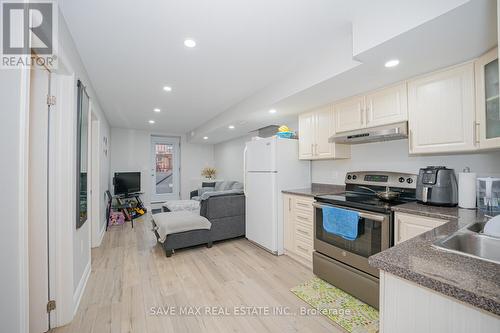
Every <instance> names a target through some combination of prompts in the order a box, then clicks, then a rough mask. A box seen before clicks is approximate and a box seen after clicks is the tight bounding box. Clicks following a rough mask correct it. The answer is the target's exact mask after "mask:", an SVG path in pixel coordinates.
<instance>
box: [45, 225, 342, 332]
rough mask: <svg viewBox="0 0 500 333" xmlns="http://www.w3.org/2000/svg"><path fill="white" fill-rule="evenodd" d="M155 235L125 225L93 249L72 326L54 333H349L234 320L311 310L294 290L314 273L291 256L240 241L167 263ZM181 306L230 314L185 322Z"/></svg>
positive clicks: (185, 253)
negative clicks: (249, 310) (249, 311)
mask: <svg viewBox="0 0 500 333" xmlns="http://www.w3.org/2000/svg"><path fill="white" fill-rule="evenodd" d="M150 229H151V228H150V222H149V219H147V218H144V220H143V221H142V222H140V221H138V222H137V223H136V224H135V228H134V229H132V228H131V227H130V224H126V225H124V226H116V227H112V228H110V229H109V230H108V232H107V233H106V235H105V236H104V240H103V243H102V245H101V246H100V247H99V248H97V249H94V250H92V273H91V275H90V278H89V281H88V284H87V288H86V290H85V292H84V295H83V297H82V301H81V303H80V307H79V309H78V312H77V314H76V316H75V318H74V320H73V321H72V322H71V324H69V325H67V326H64V327H60V328H57V329H55V330H53V331H52V332H55V333H67V332H78V333H86V332H94V333H104V332H138V333H156V332H162V333H163V332H176V333H177V332H315V333H317V332H344V331H343V330H342V329H341V328H340V327H339V326H337V325H335V324H334V323H333V322H332V321H330V320H329V319H327V318H325V317H323V316H321V315H300V314H299V315H272V314H271V315H267V316H266V315H263V316H255V315H249V316H242V315H234V312H235V311H237V310H236V309H238V310H243V309H244V308H242V306H250V307H253V306H256V307H264V308H259V309H266V308H267V309H270V311H274V309H282V307H288V308H289V310H290V312H297V313H300V308H301V307H303V308H305V309H307V308H309V307H308V306H307V304H305V303H304V302H303V301H301V300H300V299H298V298H297V297H296V296H295V295H293V294H292V293H291V292H290V288H291V287H293V286H295V285H298V284H300V283H302V282H304V281H306V280H308V279H310V278H312V277H313V274H312V272H311V270H310V269H308V268H306V267H304V266H302V265H301V264H299V263H297V262H295V261H294V260H292V259H290V258H289V257H286V256H279V257H277V256H274V255H271V254H269V253H267V252H266V251H264V250H262V249H260V248H259V247H257V246H255V245H253V244H252V243H250V242H249V241H248V240H246V239H243V238H240V239H236V240H230V241H223V242H218V243H215V244H214V246H213V247H212V248H210V249H208V248H206V247H203V246H202V247H196V248H191V249H185V250H179V251H177V252H176V253H175V254H174V255H173V256H172V257H171V258H167V257H165V253H164V252H163V250H162V249H161V248H160V246H159V245H157V243H156V239H155V238H154V235H153V233H152V232H151V230H150ZM169 306H172V307H174V308H175V309H177V313H176V314H175V315H152V314H151V313H152V311H151V308H152V307H154V312H156V313H157V314H158V312H159V310H160V309H161V310H166V309H167V307H169ZM180 306H201V307H202V311H203V312H205V311H206V309H207V308H205V307H206V306H214V307H216V308H215V309H213V310H212V312H219V311H229V313H231V314H232V315H229V316H226V315H217V316H216V315H201V316H200V315H191V316H187V315H180V314H179V312H178V311H180V308H179V307H180ZM161 307H163V308H161ZM252 309H253V308H252ZM254 311H255V310H254ZM259 311H265V310H259Z"/></svg>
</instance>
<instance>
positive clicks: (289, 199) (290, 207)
mask: <svg viewBox="0 0 500 333" xmlns="http://www.w3.org/2000/svg"><path fill="white" fill-rule="evenodd" d="M288 211H289V212H291V211H292V198H288Z"/></svg>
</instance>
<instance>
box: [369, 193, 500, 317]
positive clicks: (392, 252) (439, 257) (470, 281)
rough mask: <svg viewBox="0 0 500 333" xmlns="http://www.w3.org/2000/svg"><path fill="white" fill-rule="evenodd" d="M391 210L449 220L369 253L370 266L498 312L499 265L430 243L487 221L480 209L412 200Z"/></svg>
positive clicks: (499, 302)
mask: <svg viewBox="0 0 500 333" xmlns="http://www.w3.org/2000/svg"><path fill="white" fill-rule="evenodd" d="M405 206H406V207H405ZM394 210H395V211H400V212H407V213H412V214H419V215H425V216H431V217H441V218H448V219H450V220H451V221H450V222H448V223H445V224H443V225H441V226H439V227H437V228H435V229H433V230H430V231H428V232H426V233H424V234H422V235H419V236H416V237H414V238H412V239H409V240H407V241H405V242H402V243H400V244H398V245H396V246H394V247H392V248H389V249H387V250H385V251H382V252H380V253H378V254H376V255H373V256H371V257H370V258H369V263H370V265H372V266H374V267H376V268H378V269H381V270H383V271H386V272H388V273H391V274H394V275H396V276H398V277H401V278H403V279H406V280H408V281H412V282H414V283H417V284H419V285H421V286H424V287H427V288H429V289H432V290H435V291H437V292H439V293H442V294H444V295H447V296H450V297H453V298H455V299H457V300H459V301H462V302H465V303H468V304H471V305H473V306H475V307H478V308H480V309H483V310H486V311H489V312H491V313H494V314H496V315H500V265H499V264H495V263H492V262H488V261H484V260H480V259H475V258H472V257H467V256H462V255H459V254H455V253H450V252H445V251H443V250H439V249H437V248H435V247H433V246H432V243H433V242H434V241H435V240H437V239H439V238H443V237H446V236H448V235H450V234H452V233H453V232H455V231H457V230H458V229H460V228H462V227H464V226H466V225H468V224H470V223H474V222H482V221H485V220H487V218H486V217H485V216H484V215H483V214H482V213H481V212H479V211H476V210H468V209H459V208H438V207H429V206H424V205H419V204H416V203H414V204H407V205H401V206H398V207H397V208H396V207H395V209H394ZM454 212H455V213H454ZM454 215H455V217H454Z"/></svg>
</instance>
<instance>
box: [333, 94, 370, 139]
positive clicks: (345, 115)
mask: <svg viewBox="0 0 500 333" xmlns="http://www.w3.org/2000/svg"><path fill="white" fill-rule="evenodd" d="M333 107H334V112H335V133H340V132H347V131H353V130H358V129H361V128H364V127H365V114H364V108H365V98H364V96H356V97H351V98H348V99H345V100H343V101H340V102H338V103H335V104H334V106H333Z"/></svg>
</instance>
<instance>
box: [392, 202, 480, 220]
mask: <svg viewBox="0 0 500 333" xmlns="http://www.w3.org/2000/svg"><path fill="white" fill-rule="evenodd" d="M392 210H393V211H395V212H401V213H408V214H414V215H421V216H428V217H434V218H438V219H445V220H449V219H457V218H458V212H459V211H460V210H464V211H467V209H461V208H458V207H438V206H429V205H424V204H420V203H418V202H408V203H405V204H402V205H397V206H394V207H392ZM474 211H475V210H474Z"/></svg>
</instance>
